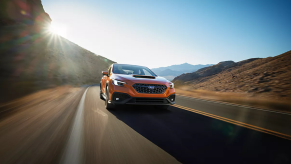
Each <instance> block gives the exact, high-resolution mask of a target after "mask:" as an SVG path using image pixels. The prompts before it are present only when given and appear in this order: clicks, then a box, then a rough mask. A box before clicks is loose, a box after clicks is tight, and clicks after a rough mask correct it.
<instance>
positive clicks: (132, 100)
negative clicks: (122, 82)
mask: <svg viewBox="0 0 291 164" xmlns="http://www.w3.org/2000/svg"><path fill="white" fill-rule="evenodd" d="M175 97H176V96H175V94H172V95H170V96H169V97H166V98H151V97H131V96H130V95H128V94H126V93H121V92H114V93H113V94H112V97H111V103H113V104H116V105H121V104H132V105H173V104H175Z"/></svg>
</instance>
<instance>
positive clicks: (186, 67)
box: [152, 63, 213, 80]
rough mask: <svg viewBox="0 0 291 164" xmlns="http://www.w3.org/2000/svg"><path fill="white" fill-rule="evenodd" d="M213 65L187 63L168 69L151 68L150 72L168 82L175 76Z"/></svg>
mask: <svg viewBox="0 0 291 164" xmlns="http://www.w3.org/2000/svg"><path fill="white" fill-rule="evenodd" d="M211 65H213V64H206V65H202V64H199V65H192V64H188V63H184V64H180V65H171V66H168V67H159V68H153V69H152V70H153V71H154V72H155V73H156V74H157V75H159V76H163V77H165V78H167V79H168V80H172V79H174V78H175V77H176V76H179V75H181V74H183V73H189V72H195V71H197V70H198V69H200V68H204V67H208V66H211Z"/></svg>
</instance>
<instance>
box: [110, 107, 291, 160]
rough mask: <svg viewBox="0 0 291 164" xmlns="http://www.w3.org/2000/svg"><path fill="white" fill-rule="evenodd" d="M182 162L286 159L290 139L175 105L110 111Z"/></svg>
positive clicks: (290, 147) (288, 157)
mask: <svg viewBox="0 0 291 164" xmlns="http://www.w3.org/2000/svg"><path fill="white" fill-rule="evenodd" d="M110 112H111V113H112V114H113V115H115V116H116V117H117V118H118V119H119V120H121V121H123V122H124V123H126V124H127V125H128V126H130V127H131V128H132V129H134V130H135V131H136V132H138V133H139V134H141V135H142V136H144V137H145V138H147V139H148V140H150V141H151V142H153V143H154V144H156V145H157V146H159V147H160V148H162V149H163V150H165V151H166V152H168V153H169V154H171V155H172V156H174V157H175V158H176V159H177V160H179V161H180V162H182V163H214V162H215V163H222V162H223V163H224V164H225V163H231V164H232V163H236V164H238V163H254V164H257V163H264V164H266V163H290V162H291V158H290V157H291V156H289V155H290V154H291V142H290V141H289V140H285V139H282V138H278V137H275V136H272V135H269V134H265V133H261V132H257V131H254V130H250V129H247V128H244V127H240V126H236V125H233V124H230V123H227V122H223V121H220V120H216V119H213V118H210V117H206V116H203V115H199V114H196V113H192V112H189V111H186V110H183V109H179V108H177V107H173V106H171V107H169V109H168V110H161V109H156V108H153V107H152V106H124V107H118V108H117V109H115V110H111V111H110Z"/></svg>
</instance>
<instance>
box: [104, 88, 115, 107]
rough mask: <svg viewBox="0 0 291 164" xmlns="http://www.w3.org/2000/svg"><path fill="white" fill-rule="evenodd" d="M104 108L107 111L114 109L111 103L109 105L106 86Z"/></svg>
mask: <svg viewBox="0 0 291 164" xmlns="http://www.w3.org/2000/svg"><path fill="white" fill-rule="evenodd" d="M105 108H106V109H108V110H110V109H114V105H113V104H112V103H109V89H108V86H107V87H106V100H105Z"/></svg>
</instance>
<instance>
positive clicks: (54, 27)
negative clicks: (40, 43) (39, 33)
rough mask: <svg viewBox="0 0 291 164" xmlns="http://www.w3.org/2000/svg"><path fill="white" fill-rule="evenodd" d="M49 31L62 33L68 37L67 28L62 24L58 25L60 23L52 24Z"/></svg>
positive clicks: (61, 34)
mask: <svg viewBox="0 0 291 164" xmlns="http://www.w3.org/2000/svg"><path fill="white" fill-rule="evenodd" d="M49 31H50V32H51V33H52V34H57V35H60V36H63V37H66V35H67V29H66V27H64V26H62V25H58V24H53V23H52V24H51V25H50V27H49Z"/></svg>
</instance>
